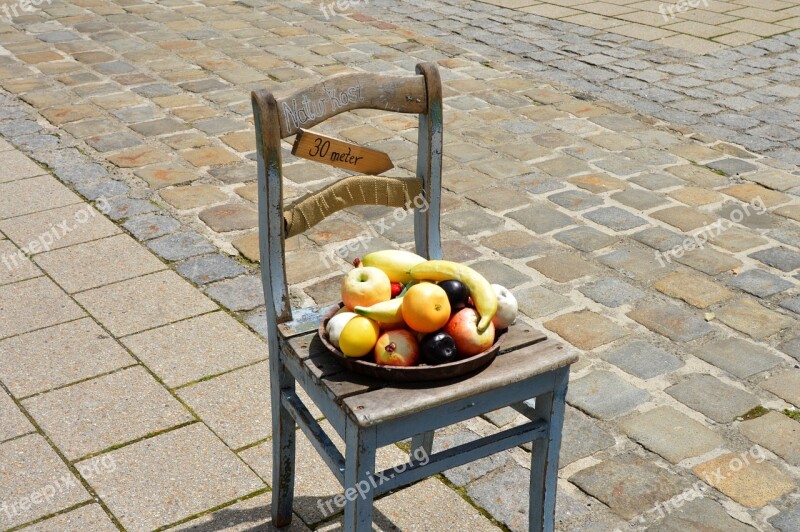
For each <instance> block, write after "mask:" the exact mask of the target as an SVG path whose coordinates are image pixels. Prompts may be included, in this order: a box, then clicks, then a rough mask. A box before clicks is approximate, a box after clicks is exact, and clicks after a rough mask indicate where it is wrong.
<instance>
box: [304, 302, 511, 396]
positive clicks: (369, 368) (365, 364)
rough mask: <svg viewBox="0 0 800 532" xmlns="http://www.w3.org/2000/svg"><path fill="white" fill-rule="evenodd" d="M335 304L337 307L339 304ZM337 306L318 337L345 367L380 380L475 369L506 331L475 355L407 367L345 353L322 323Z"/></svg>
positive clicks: (441, 376) (448, 374)
mask: <svg viewBox="0 0 800 532" xmlns="http://www.w3.org/2000/svg"><path fill="white" fill-rule="evenodd" d="M339 308H341V305H340V306H339ZM339 308H333V309H331V311H330V312H328V313H327V314H326V315H325V317H324V318H323V319H322V322H321V323H320V324H319V330H318V331H317V332H318V334H319V338H320V340H322V343H323V344H324V345H325V347H327V348H328V350H329V351H330V352H331V353H332V355H333V356H334V358H336V360H337V361H338V362H339V363H340V364H341V365H342V366H344V367H345V368H346V369H348V370H350V371H353V372H355V373H361V374H363V375H367V376H369V377H373V378H375V379H379V380H384V381H395V382H418V381H438V380H444V379H450V378H453V377H459V376H461V375H467V374H469V373H474V372H477V371H478V370H480V369H483V368H485V367H486V366H488V365H489V364H490V363H491V362H492V361H493V360H494V357H496V356H497V353H498V352H499V351H500V346H501V345H502V344H503V340H504V339H505V335H506V330H502V331H499V332H498V333H497V336H496V337H495V340H494V344H493V345H492V347H490V348H489V349H487V350H486V351H484V352H483V353H478V354H477V355H473V356H471V357H469V358H464V359H461V360H457V361H455V362H448V363H446V364H439V365H437V366H429V365H427V364H420V365H419V366H410V367H400V366H384V365H381V364H376V363H375V362H370V361H368V360H361V359H359V358H352V357H347V356H345V355H344V353H342V352H341V351H339V350H338V349H336V348H335V347H334V346H333V344H332V343H330V341H328V337H327V333H326V332H325V326H326V325H327V324H328V320H330V319H331V318H332V317H333V316H334V315H335V314H336V313H337V312H338V311H339Z"/></svg>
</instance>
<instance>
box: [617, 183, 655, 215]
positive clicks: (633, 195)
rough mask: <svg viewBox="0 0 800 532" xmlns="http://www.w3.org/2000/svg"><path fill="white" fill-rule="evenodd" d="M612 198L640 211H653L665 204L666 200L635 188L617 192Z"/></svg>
mask: <svg viewBox="0 0 800 532" xmlns="http://www.w3.org/2000/svg"><path fill="white" fill-rule="evenodd" d="M611 198H612V199H614V200H617V201H618V202H620V203H622V204H623V205H627V206H628V207H632V208H634V209H637V210H640V211H645V210H647V209H652V208H653V207H657V206H659V205H661V204H663V203H664V202H665V200H664V198H663V197H662V196H660V195H659V194H655V193H653V192H649V191H647V190H638V189H635V188H627V189H625V190H623V191H621V192H616V193H614V194H612V195H611Z"/></svg>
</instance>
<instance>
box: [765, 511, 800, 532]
mask: <svg viewBox="0 0 800 532" xmlns="http://www.w3.org/2000/svg"><path fill="white" fill-rule="evenodd" d="M769 522H770V523H771V524H772V526H774V527H775V528H777V529H778V530H780V531H781V532H791V531H792V530H797V528H798V526H800V505H796V506H795V507H794V508H790V509H789V510H786V511H784V512H781V513H779V514H777V515H775V516H773V517H770V518H769Z"/></svg>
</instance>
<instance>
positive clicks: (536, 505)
mask: <svg viewBox="0 0 800 532" xmlns="http://www.w3.org/2000/svg"><path fill="white" fill-rule="evenodd" d="M568 381H569V367H566V368H563V369H560V370H558V372H557V373H556V376H555V383H554V386H553V391H552V392H550V393H547V394H544V395H540V396H539V397H537V398H536V408H535V409H534V411H535V413H536V418H539V419H544V420H545V421H547V422H548V431H547V437H546V438H542V439H539V440H535V441H534V442H533V448H532V452H531V480H530V501H529V505H530V506H529V513H528V516H529V517H528V519H529V520H528V530H529V531H530V532H533V531H545V532H552V531H553V530H554V528H555V510H556V489H557V484H558V456H559V452H560V450H561V430H562V428H563V425H564V408H565V404H564V403H565V400H566V397H567V383H568Z"/></svg>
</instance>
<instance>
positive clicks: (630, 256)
mask: <svg viewBox="0 0 800 532" xmlns="http://www.w3.org/2000/svg"><path fill="white" fill-rule="evenodd" d="M561 3H564V4H566V2H560V3H558V2H542V3H540V4H538V5H537V6H533V7H534V8H535V7H538V6H541V5H550V6H552V5H560V4H561ZM572 4H574V6H572V5H571V6H563V7H569V8H570V9H573V8H574V9H575V10H576V11H583V12H586V13H594V12H595V11H597V9H606V8H602V6H600V4H602V3H601V2H596V3H593V4H587V3H586V2H583V3H581V2H573V3H572ZM641 4H643V6H638V4H637V5H636V6H634V7H635V9H639V7H641V9H642V10H645V11H652V10H653V8H654V7H653V4H655V3H653V2H643V3H641ZM767 4H769V6H767ZM781 4H786V2H763V3H762V2H759V3H758V6H757V7H759V8H761V9H762V10H766V11H774V12H781V11H787V10H791V9H792V8H793V6H794V4H791V5H788V6H786V5H784V6H782V5H781ZM604 5H605V6H609V5H623V6H628V5H631V6H633V5H634V4H633V3H631V2H615V3H614V4H611V3H608V4H604ZM709 5H715V6H718V7H722V6H723V2H714V3H713V4H712V3H709ZM598 6H599V7H598ZM648 6H649V7H648ZM726 6H727V7H730V6H733V7H730V9H727V8H726V9H727V10H726V11H725V13H728V12H733V11H736V15H735V16H737V17H739V18H742V19H744V20H746V21H747V22H748V23H751V22H753V21H758V20H760V19H759V18H758V17H759V16H761V17H762V18H763V17H764V16H765V15H764V14H763V13H755V12H753V11H744V12H741V11H742V10H743V9H744V10H746V6H750V4H749V3H746V2H740V3H739V4H737V5H733V3H731V4H726ZM362 7H363V6H362ZM517 7H519V6H517ZM750 7H754V6H750ZM592 9H595V11H592ZM632 9H634V8H632ZM655 9H656V10H657V9H658V7H657V4H656V7H655ZM756 11H758V10H756ZM606 14H607V15H609V16H612V15H610V13H606ZM623 15H625V13H622V12H621V11H620V14H619V15H613V17H616V18H621V17H622V16H623ZM549 16H552V17H558V15H556V14H555V13H551V14H550V15H549ZM565 16H566V17H570V15H565ZM731 16H734V15H731ZM328 17H329V18H326V14H325V13H323V12H321V10H320V7H319V5H317V4H315V3H303V2H292V1H288V0H287V1H281V2H271V3H266V2H258V5H256V2H253V1H250V0H247V1H243V2H228V1H221V0H220V1H216V0H215V1H207V2H199V1H198V2H192V1H189V0H171V1H168V2H160V3H158V4H155V3H151V2H145V1H141V0H122V1H118V2H109V1H105V0H83V1H78V2H70V3H63V2H56V1H54V2H52V3H48V4H42V6H41V8H40V9H37V10H34V11H33V12H30V13H29V14H25V15H24V16H20V17H16V18H14V19H13V21H12V22H11V23H10V24H2V23H0V87H2V92H1V93H0V100H2V106H0V135H2V136H3V137H4V138H5V139H6V141H7V142H6V141H0V165H2V168H3V169H4V170H3V172H2V173H0V237H2V238H1V239H0V257H2V258H0V261H2V262H3V266H2V267H0V308H2V309H3V320H2V322H0V387H2V388H3V389H2V391H0V411H1V412H2V416H1V417H2V419H3V424H2V426H0V476H2V478H3V479H4V482H3V483H2V485H0V525H2V528H3V529H7V528H17V527H20V528H25V529H30V530H104V529H109V530H115V529H127V530H154V529H160V528H178V529H199V530H245V529H252V528H253V527H255V526H257V525H259V524H264V518H265V516H266V515H267V513H268V512H267V510H268V506H269V494H268V491H269V487H268V483H269V479H270V467H271V464H270V457H269V450H270V443H269V437H270V423H269V418H268V416H269V410H268V408H267V404H266V403H265V398H266V397H268V391H267V389H266V383H267V375H266V365H265V363H264V359H265V355H266V353H265V348H264V344H263V341H262V340H261V339H260V338H259V337H258V336H257V335H256V334H254V333H253V332H252V331H255V332H256V333H258V332H259V331H262V332H263V329H264V319H263V299H262V296H261V294H260V290H261V289H260V281H259V279H258V276H257V269H258V266H257V264H256V263H255V262H253V261H257V259H258V256H257V246H256V245H255V243H256V238H257V237H256V234H255V230H254V228H255V225H256V221H255V203H254V201H255V190H254V179H255V174H254V163H253V161H252V158H253V150H254V143H253V142H254V141H253V131H252V122H251V116H250V104H249V96H248V95H249V90H251V89H253V88H262V87H269V88H273V89H276V90H281V91H285V90H291V89H292V88H296V87H298V86H301V85H303V84H306V83H309V82H310V81H311V80H313V79H316V78H319V77H320V76H324V75H330V74H334V73H337V72H340V71H350V70H357V71H374V72H398V73H399V72H410V71H413V68H414V65H415V64H416V63H417V62H420V61H436V62H437V63H438V64H439V66H440V69H441V71H442V76H443V79H444V83H445V120H446V123H445V131H446V135H445V172H444V174H445V175H444V185H445V188H446V192H445V199H444V211H445V212H444V215H443V220H442V222H443V235H444V241H445V250H446V257H447V258H451V259H454V260H459V261H464V262H468V263H469V264H471V265H473V266H474V267H475V268H476V269H478V270H480V271H482V272H485V273H486V274H487V276H488V277H489V278H490V279H491V280H492V281H493V282H498V283H500V284H504V285H505V286H508V287H509V288H511V289H512V290H513V291H514V292H515V293H516V295H517V297H518V298H519V300H520V303H521V308H522V312H523V313H524V316H523V319H525V320H526V321H529V322H531V323H533V324H535V325H536V326H538V327H539V328H541V329H542V330H546V331H547V332H548V334H549V335H551V336H554V337H560V338H562V339H563V340H564V341H566V342H569V343H570V344H572V345H574V346H575V347H577V348H579V349H581V350H583V351H584V355H583V356H582V358H581V360H580V361H579V362H578V363H577V364H576V365H575V366H574V367H573V374H572V379H571V383H570V393H569V396H568V403H569V406H568V411H567V421H566V426H565V432H564V447H563V450H562V455H561V471H560V477H561V478H560V481H559V488H560V490H559V503H558V509H557V519H558V529H559V530H615V529H620V530H628V529H630V530H634V529H644V528H647V529H652V530H699V529H705V530H709V529H710V530H753V529H757V530H770V531H771V530H781V531H783V532H786V531H789V530H797V529H798V528H800V525H799V524H798V522H799V521H800V496H799V495H798V490H797V486H798V482H799V481H800V448H798V442H799V441H800V438H798V427H800V424H798V421H796V420H795V419H793V418H792V417H790V416H789V415H787V414H792V413H793V412H794V413H795V414H796V412H797V410H796V408H797V407H798V406H800V396H798V389H800V370H798V368H799V367H800V336H798V333H799V332H800V329H799V328H798V312H800V295H798V294H800V290H798V288H797V284H798V279H800V274H799V273H798V271H800V252H798V247H800V227H798V221H800V200H798V198H797V196H798V193H799V192H800V174H798V172H797V168H796V166H794V165H795V164H796V162H797V153H798V151H797V148H798V142H797V138H798V137H800V119H799V118H798V116H797V114H799V113H800V111H798V109H797V107H796V102H797V96H798V91H800V88H798V80H797V72H798V71H797V59H798V57H797V52H796V45H797V43H798V36H797V34H795V33H791V32H789V33H784V34H781V35H777V36H774V37H771V38H768V39H765V40H760V41H754V42H752V43H750V44H744V45H741V46H738V47H733V46H737V43H735V42H734V43H724V44H730V46H726V47H725V48H722V49H719V50H717V51H709V50H705V49H699V50H684V49H680V48H677V47H675V45H674V44H673V45H672V46H665V45H664V43H657V42H653V41H654V40H657V38H653V37H654V35H655V34H649V33H648V34H646V35H632V36H626V35H624V34H621V33H620V32H613V31H611V30H613V29H614V28H610V29H609V30H608V31H605V30H603V29H592V28H590V27H589V26H590V24H588V23H587V22H586V20H588V19H585V18H584V19H582V22H581V21H568V22H564V21H563V20H556V18H545V17H542V16H538V15H534V14H532V13H528V12H525V11H522V10H514V9H508V10H505V9H501V8H498V7H496V6H491V5H488V4H483V3H472V2H458V3H456V2H453V3H445V2H439V1H426V2H422V3H420V2H413V3H411V2H409V3H405V2H385V1H383V0H381V1H377V2H370V3H369V5H367V6H366V7H364V8H363V11H362V12H359V11H356V10H355V9H351V10H349V11H348V12H347V13H344V14H342V15H336V16H331V14H330V13H328ZM562 18H563V17H562ZM621 20H627V19H621ZM698 20H699V19H698ZM776 20H777V19H776ZM783 20H786V19H783ZM573 22H581V24H583V25H582V26H580V25H576V24H574V23H573ZM728 22H730V21H726V22H719V24H718V25H722V26H724V25H725V24H728ZM642 23H644V22H642ZM615 27H620V26H615ZM748 27H749V28H751V29H750V30H749V31H755V30H754V29H752V28H756V27H758V26H757V25H756V24H751V26H748ZM678 33H682V32H678ZM685 33H686V34H687V35H692V33H691V32H690V31H689V30H686V31H685ZM642 37H644V38H646V39H648V40H643V39H641V38H642ZM717 41H719V39H717ZM706 42H708V43H712V41H710V40H709V41H706ZM712 44H714V43H712ZM716 44H719V43H716ZM709 46H711V45H709ZM711 47H712V48H714V47H715V46H711ZM698 52H699V53H705V52H709V53H706V54H705V55H698ZM413 118H414V117H406V116H399V115H398V116H396V115H389V114H386V113H381V112H375V111H361V112H356V113H351V114H348V115H340V116H338V117H336V118H335V119H332V120H331V121H329V122H327V123H326V125H325V126H324V127H320V128H319V129H320V130H321V131H324V132H328V133H335V134H338V135H340V136H342V137H343V138H345V139H348V140H350V141H353V142H357V143H362V144H368V145H370V146H372V147H376V148H378V149H383V150H386V151H388V152H389V153H390V154H391V155H392V157H393V160H394V161H395V164H396V167H397V168H396V169H395V170H393V171H392V172H393V175H409V174H410V172H411V171H412V170H413V168H414V154H415V146H414V142H415V139H416V131H415V130H414V129H413V128H414V126H415V121H414V119H413ZM288 140H291V139H288ZM289 145H290V144H289V143H287V144H286V146H287V147H288V146H289ZM32 160H33V161H35V162H32ZM284 162H285V163H286V164H288V166H287V167H286V171H285V174H286V177H287V190H288V194H287V195H288V196H289V197H296V196H299V195H301V194H303V193H305V192H307V191H309V190H314V189H317V188H319V187H321V186H324V185H326V184H328V183H329V182H331V181H333V180H335V179H336V178H338V177H341V176H342V175H343V174H342V173H339V172H338V171H334V170H332V169H330V168H322V167H319V166H312V164H311V163H308V162H303V161H300V160H297V159H294V158H293V157H291V156H289V155H288V153H287V154H285V158H284ZM54 176H55V177H54ZM89 204H94V205H95V207H97V209H99V210H100V211H102V214H100V213H98V210H93V208H92V207H90V205H89ZM384 214H385V213H383V212H380V211H378V210H375V209H372V208H357V209H351V210H349V211H347V212H343V213H340V214H338V215H336V216H334V217H331V218H330V219H329V220H327V221H326V222H324V223H322V224H320V225H318V226H317V227H315V228H314V229H312V230H311V231H309V232H308V233H307V234H306V235H305V236H302V237H298V238H294V239H292V240H291V241H290V243H289V245H288V249H289V253H288V256H287V262H288V264H289V271H290V275H291V279H290V280H291V281H292V282H293V283H294V284H293V291H292V294H293V299H294V302H295V304H296V305H297V306H307V305H311V304H315V303H324V302H328V301H331V300H333V299H335V298H336V297H337V294H336V292H337V290H338V289H337V284H338V280H339V278H340V276H341V272H342V271H344V270H346V267H347V266H346V265H347V262H348V261H349V259H351V258H352V257H354V256H358V255H363V254H364V253H365V252H366V250H367V249H380V248H386V247H393V246H401V247H409V246H410V245H411V242H410V240H411V231H412V229H411V225H410V223H409V220H407V219H405V220H395V219H394V218H386V219H382V218H381V216H383V215H384ZM720 219H721V220H723V221H724V223H722V225H719V224H716V225H714V224H715V222H717V221H718V220H720ZM366 226H371V227H372V228H374V229H375V230H376V232H379V233H381V234H380V235H378V236H376V237H375V238H373V239H371V240H370V241H369V242H367V243H366V245H362V244H363V243H362V242H361V241H359V240H358V239H357V238H356V237H357V236H358V235H359V234H360V233H361V232H362V231H363V230H364V228H365V227H366ZM723 229H724V230H723ZM49 241H52V243H50V244H48V245H44V244H47V243H48V242H49ZM698 244H700V246H698ZM20 250H23V252H22V254H20ZM251 329H252V331H251ZM795 417H796V416H795ZM517 422H519V419H518V418H517V417H516V416H515V415H514V414H513V413H510V412H507V411H498V412H495V413H493V414H492V415H490V416H487V417H486V419H478V420H474V421H472V422H470V423H465V424H462V425H458V426H455V427H452V428H450V429H448V430H446V431H445V432H444V433H442V434H440V435H439V437H438V438H437V443H436V446H437V448H444V447H447V446H451V445H457V444H459V443H461V442H463V441H467V440H468V439H470V438H474V437H476V435H480V434H487V433H491V432H492V431H494V430H497V427H503V426H506V425H508V424H513V423H517ZM303 451H305V452H303ZM298 456H299V464H298V468H299V472H298V492H299V493H298V501H297V505H296V512H297V519H296V520H295V521H296V523H295V528H297V529H302V530H305V529H307V528H311V529H315V530H316V529H321V530H331V529H336V528H340V523H339V518H338V517H337V516H333V517H326V516H325V515H323V514H322V512H321V511H320V509H319V506H318V505H317V502H318V501H319V500H320V499H322V500H326V499H327V498H328V497H330V496H332V495H333V494H335V492H336V488H335V485H334V480H333V477H332V476H330V475H328V474H327V473H326V472H325V471H324V466H322V465H321V462H320V461H319V460H318V459H317V458H316V457H315V455H314V453H313V451H312V450H311V448H310V446H309V445H308V444H307V443H305V442H303V443H302V444H301V450H300V452H299V453H298ZM401 456H402V453H401V451H400V450H399V448H396V447H387V448H386V449H385V450H384V452H383V453H382V456H381V460H382V461H384V462H385V463H386V464H387V465H391V463H392V462H394V461H396V460H399V459H400V458H401ZM528 456H529V455H528V453H527V450H525V449H524V448H518V449H514V450H513V452H509V453H503V454H500V455H497V456H494V457H492V458H490V459H486V460H483V461H480V462H477V463H476V464H473V465H472V466H469V467H463V468H459V469H456V470H452V471H449V472H447V473H446V474H445V475H443V476H441V477H438V478H434V479H429V480H427V481H425V482H421V483H418V484H416V485H414V486H411V487H409V488H407V489H405V490H402V491H400V492H398V493H396V494H392V495H390V496H388V497H386V498H384V499H382V500H380V501H379V502H378V503H377V504H376V507H377V511H376V521H377V524H378V525H379V526H380V527H381V528H383V529H392V528H394V529H402V530H445V529H447V530H449V529H452V528H453V527H454V526H455V527H457V528H459V529H461V528H464V529H470V530H471V529H473V528H474V529H493V528H496V527H500V528H503V529H508V530H523V529H525V528H526V526H525V523H526V519H527V515H526V497H525V494H526V492H527V476H528V472H527V471H526V468H527V466H528ZM3 504H5V506H2V505H3ZM264 526H265V527H268V525H266V524H265V525H264ZM704 527H705V528H704Z"/></svg>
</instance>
